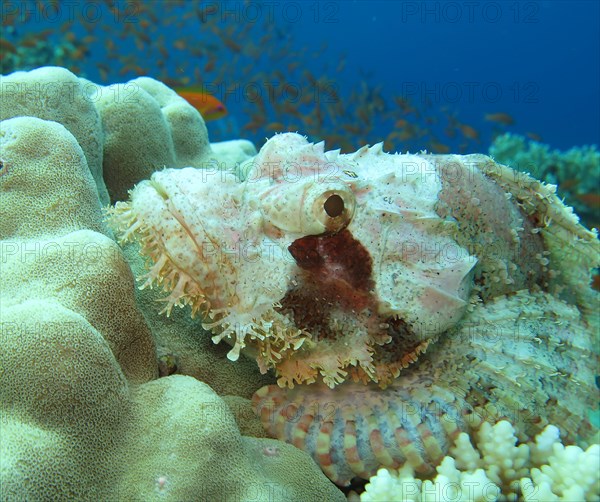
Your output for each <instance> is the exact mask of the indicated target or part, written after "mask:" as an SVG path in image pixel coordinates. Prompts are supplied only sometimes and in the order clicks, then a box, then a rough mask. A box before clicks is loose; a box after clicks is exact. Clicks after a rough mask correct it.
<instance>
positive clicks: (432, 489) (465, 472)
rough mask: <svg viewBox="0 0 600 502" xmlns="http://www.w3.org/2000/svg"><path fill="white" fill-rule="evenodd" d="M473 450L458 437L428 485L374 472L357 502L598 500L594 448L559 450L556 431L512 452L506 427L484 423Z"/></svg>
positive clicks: (598, 460)
mask: <svg viewBox="0 0 600 502" xmlns="http://www.w3.org/2000/svg"><path fill="white" fill-rule="evenodd" d="M472 437H473V438H475V446H473V444H472V442H471V440H470V439H469V436H468V435H467V434H466V433H461V434H460V435H459V436H458V437H457V439H456V442H455V443H454V446H452V447H451V448H450V453H451V454H452V456H447V457H444V459H443V460H442V462H441V463H440V465H438V466H437V468H436V472H437V475H436V476H435V478H434V479H433V480H429V479H426V480H423V479H420V478H419V477H417V478H415V473H414V471H413V469H412V468H411V467H410V465H408V464H406V465H405V466H404V467H402V468H401V469H399V470H398V471H391V472H390V471H389V470H387V469H380V470H379V471H378V472H377V474H376V475H375V476H373V477H372V478H371V479H370V480H369V483H368V484H367V485H366V487H365V492H364V493H363V494H362V495H361V497H360V500H361V501H363V502H376V501H381V502H394V501H406V500H411V501H415V502H421V501H428V500H432V501H445V500H455V501H456V500H459V501H474V502H478V501H481V502H484V501H486V502H491V501H493V500H499V499H500V500H524V501H528V500H531V501H539V500H548V501H550V500H568V501H573V500H598V498H600V446H599V445H597V444H596V445H593V446H590V447H589V448H588V449H587V450H586V451H583V450H582V449H581V448H579V447H577V446H567V447H565V446H564V445H563V444H562V442H561V441H560V439H559V430H558V429H557V428H556V427H554V426H551V425H549V426H547V427H546V428H545V429H544V430H543V431H542V432H541V433H540V434H539V435H538V436H537V437H536V438H535V442H533V441H531V442H529V443H521V444H519V445H518V446H517V442H518V441H517V438H516V436H515V430H514V428H513V427H512V425H511V424H510V423H509V422H507V421H504V420H503V421H500V422H498V423H497V424H496V425H494V426H491V425H490V424H489V423H487V422H484V423H482V424H481V426H480V427H479V428H478V429H477V430H476V431H474V433H473V434H472Z"/></svg>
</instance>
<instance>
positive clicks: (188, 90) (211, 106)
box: [175, 87, 227, 122]
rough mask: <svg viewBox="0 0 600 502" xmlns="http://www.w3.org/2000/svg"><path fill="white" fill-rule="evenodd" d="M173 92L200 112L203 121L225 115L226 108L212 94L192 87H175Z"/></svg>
mask: <svg viewBox="0 0 600 502" xmlns="http://www.w3.org/2000/svg"><path fill="white" fill-rule="evenodd" d="M175 92H177V94H179V95H180V96H181V97H182V98H183V99H185V100H186V101H187V102H188V103H189V104H190V105H192V106H193V107H194V108H195V109H196V110H198V111H199V112H200V115H202V118H203V119H204V121H205V122H208V121H209V120H217V119H220V118H221V117H224V116H225V115H227V108H225V105H224V104H223V103H221V101H219V100H218V99H217V98H215V97H214V96H213V95H211V94H209V93H207V92H206V91H203V90H202V89H194V88H193V87H185V88H175Z"/></svg>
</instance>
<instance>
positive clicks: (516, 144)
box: [489, 133, 600, 227]
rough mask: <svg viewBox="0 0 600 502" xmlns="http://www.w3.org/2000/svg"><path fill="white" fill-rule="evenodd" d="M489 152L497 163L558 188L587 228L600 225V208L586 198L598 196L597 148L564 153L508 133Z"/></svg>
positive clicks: (599, 163)
mask: <svg viewBox="0 0 600 502" xmlns="http://www.w3.org/2000/svg"><path fill="white" fill-rule="evenodd" d="M489 152H490V155H491V156H492V157H493V158H494V160H496V162H499V163H501V164H505V165H507V166H509V167H512V168H513V169H517V170H519V171H522V172H527V173H530V174H531V175H532V176H533V177H534V178H537V179H540V180H543V181H546V182H547V183H552V184H555V185H558V193H559V195H560V196H561V197H564V198H565V202H566V203H567V204H569V205H571V206H573V208H574V209H575V211H576V213H577V214H578V215H579V216H580V217H581V219H582V222H583V223H584V224H585V225H586V226H588V227H592V226H598V224H599V223H600V208H599V207H597V206H596V207H594V206H593V204H590V202H589V201H586V199H585V195H586V194H594V193H596V192H597V191H598V187H599V186H600V152H598V149H597V147H596V146H595V145H591V146H587V145H586V146H581V147H573V148H571V149H569V150H567V151H564V152H561V151H560V150H551V149H550V146H549V145H546V144H543V143H538V142H537V141H530V140H527V139H526V138H525V137H523V136H520V135H518V134H511V133H506V134H503V135H501V136H498V137H497V138H496V139H495V140H494V142H493V143H492V145H491V146H490V149H489ZM582 196H583V197H582Z"/></svg>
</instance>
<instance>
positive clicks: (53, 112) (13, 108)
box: [0, 66, 108, 204]
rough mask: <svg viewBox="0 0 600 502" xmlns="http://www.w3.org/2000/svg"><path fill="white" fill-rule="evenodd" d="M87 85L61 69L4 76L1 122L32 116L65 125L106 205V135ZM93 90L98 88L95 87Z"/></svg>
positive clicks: (0, 87) (0, 84)
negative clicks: (104, 173)
mask: <svg viewBox="0 0 600 502" xmlns="http://www.w3.org/2000/svg"><path fill="white" fill-rule="evenodd" d="M86 82H87V81H84V80H82V79H79V78H77V77H76V76H75V75H73V74H72V73H71V72H70V71H69V70H67V69H65V68H59V67H53V66H49V67H44V68H37V69H35V70H31V71H28V72H25V71H17V72H14V73H11V74H10V75H6V76H0V93H1V94H0V99H1V100H2V107H0V120H5V119H9V118H12V117H19V116H28V117H37V118H40V119H44V120H52V121H54V122H58V123H59V124H62V125H63V126H64V127H66V128H67V130H68V131H69V132H70V133H71V134H72V135H73V136H75V139H76V140H77V142H78V143H79V145H80V146H81V148H82V150H83V152H84V154H85V158H86V161H87V165H88V167H89V170H90V171H91V173H92V176H93V177H94V180H95V182H96V186H97V189H98V194H99V196H100V200H101V201H102V203H104V204H105V203H107V202H108V193H107V190H106V186H105V184H104V180H103V178H102V156H103V133H102V127H101V123H100V115H99V113H98V110H97V109H96V107H95V106H94V104H93V101H92V100H91V99H89V97H88V92H90V90H92V89H86ZM89 87H92V88H97V86H95V85H93V84H92V85H91V86H89Z"/></svg>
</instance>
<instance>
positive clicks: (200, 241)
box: [110, 134, 600, 485]
mask: <svg viewBox="0 0 600 502" xmlns="http://www.w3.org/2000/svg"><path fill="white" fill-rule="evenodd" d="M554 192H555V187H553V186H551V185H545V184H543V183H541V182H539V181H537V180H534V179H533V178H531V177H529V176H528V175H525V174H522V173H517V172H515V171H513V170H512V169H509V168H507V167H505V166H501V165H498V164H496V163H495V162H493V161H492V160H491V159H490V158H489V157H486V156H483V155H468V156H458V155H430V154H426V153H421V154H418V155H408V154H407V155H398V154H394V155H391V154H387V153H385V152H383V151H382V145H381V144H378V145H374V146H372V147H370V148H369V147H363V148H360V149H359V150H358V151H356V152H355V153H353V154H348V155H341V154H340V153H339V151H331V152H325V151H324V150H323V144H322V143H321V144H316V145H313V144H311V143H308V141H307V140H306V139H305V138H304V137H302V136H300V135H297V134H280V135H276V136H275V137H273V138H271V139H270V140H269V141H268V142H267V143H266V144H265V146H264V147H263V148H262V149H261V151H260V152H259V154H258V155H257V156H256V157H255V158H254V159H252V160H251V161H249V162H247V163H245V164H243V165H242V166H240V167H239V170H238V172H237V173H236V174H235V175H234V174H232V173H219V175H217V176H213V177H212V178H211V179H207V177H206V172H203V171H202V170H198V169H192V168H188V169H180V170H173V169H166V170H164V171H161V172H158V173H155V174H154V175H153V177H152V180H150V181H148V182H142V183H141V184H140V185H138V186H136V188H134V190H133V191H132V194H131V201H130V202H127V203H118V204H117V205H116V207H115V208H114V209H113V210H112V211H110V221H111V223H112V225H113V227H114V228H115V229H116V230H117V233H118V234H119V235H120V236H121V238H122V239H123V240H128V239H133V240H137V241H139V242H140V243H141V252H142V254H144V255H146V256H147V257H148V258H149V262H148V268H149V272H148V274H147V276H146V280H147V282H146V285H151V284H155V283H158V284H161V285H162V286H163V288H164V289H165V291H166V292H167V293H168V294H169V296H168V297H167V298H166V308H165V310H166V312H167V314H168V312H169V311H170V309H171V308H172V307H173V306H183V305H185V304H190V305H191V307H192V311H193V313H196V312H200V313H201V314H202V315H203V317H204V324H203V325H204V327H205V328H206V329H209V330H211V331H212V332H213V335H214V336H213V341H215V343H217V342H219V341H221V340H225V341H227V342H228V343H230V344H231V345H232V346H233V348H232V349H231V351H230V353H229V354H228V357H229V358H230V359H232V360H235V359H237V357H238V356H239V354H240V351H244V352H245V353H246V354H247V355H249V356H250V357H253V358H255V359H256V361H257V363H258V365H259V368H260V369H261V371H262V372H266V371H268V370H274V372H275V374H276V375H277V377H278V384H279V386H268V387H264V388H262V389H260V390H258V391H257V393H256V394H255V396H254V400H253V403H254V407H255V410H256V412H257V414H258V415H259V416H260V417H261V420H262V422H263V425H264V426H265V428H266V430H267V431H268V432H269V433H270V434H271V435H272V436H274V437H277V438H280V439H282V440H286V441H288V442H290V443H292V444H295V445H296V446H298V447H300V448H302V449H304V450H305V451H307V452H308V453H310V454H311V455H312V457H313V458H314V459H315V461H316V462H317V463H318V464H319V465H320V466H321V467H322V469H323V471H324V472H325V473H326V474H327V475H328V476H329V477H330V478H331V479H332V480H333V481H335V482H336V483H338V484H340V485H346V484H348V483H349V482H350V480H351V479H352V478H353V477H355V476H359V477H363V478H368V477H369V476H370V475H372V474H374V473H375V472H376V470H377V468H378V467H380V466H389V467H398V466H400V465H402V464H404V463H405V462H409V463H410V464H411V465H412V466H413V467H414V468H415V469H416V471H418V472H421V473H430V472H432V470H433V468H434V467H435V466H436V465H437V464H438V463H439V461H440V460H441V459H442V457H443V456H444V455H445V454H446V453H447V452H448V448H449V445H450V444H451V443H452V441H453V439H454V438H455V437H456V435H457V434H458V433H460V432H461V431H464V430H468V429H469V427H470V426H472V425H477V424H479V423H480V422H481V420H489V421H497V420H499V419H501V418H508V419H509V420H510V421H511V422H512V423H513V424H515V425H516V427H517V430H518V432H519V434H520V435H522V436H523V438H526V437H531V436H533V435H535V434H536V433H537V432H539V431H540V430H541V429H542V428H543V427H544V426H545V425H546V424H547V423H553V424H554V425H557V426H558V427H559V428H560V429H561V434H562V437H563V439H564V440H565V442H578V443H579V444H582V443H583V444H585V443H586V442H589V441H592V440H593V439H594V436H595V435H597V430H595V429H594V428H593V426H592V425H591V424H590V421H589V412H590V410H592V409H593V408H594V407H595V406H597V401H598V399H597V398H598V389H597V387H596V385H595V381H594V377H595V375H594V373H595V368H596V367H597V365H598V354H597V353H596V352H595V351H594V346H593V343H594V338H593V337H594V333H596V332H597V329H598V322H597V316H596V315H595V314H596V312H595V309H594V305H595V304H596V302H597V294H596V293H595V292H594V291H593V290H592V289H591V288H590V287H589V281H590V270H591V269H592V268H593V267H595V266H598V264H599V263H598V257H599V255H600V244H599V242H598V239H597V233H595V232H590V231H588V230H586V229H585V228H583V227H582V226H581V225H579V224H578V220H577V218H576V217H575V216H574V215H573V214H572V211H571V209H570V208H567V207H565V206H564V205H563V204H562V202H561V201H560V200H559V199H558V198H557V197H556V195H555V193H554ZM242 245H244V246H245V249H247V250H249V254H248V255H247V256H246V255H244V256H243V258H244V259H240V258H241V257H242V256H241V255H237V254H234V253H232V251H233V250H239V249H240V248H241V246H242Z"/></svg>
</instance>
